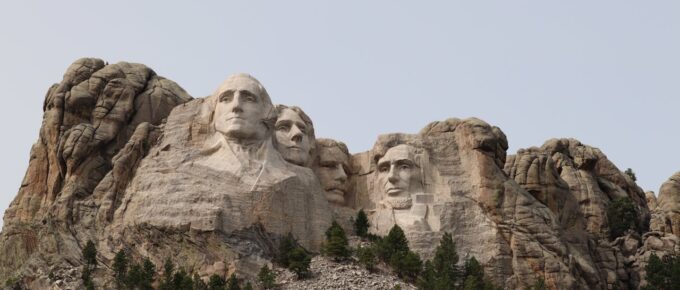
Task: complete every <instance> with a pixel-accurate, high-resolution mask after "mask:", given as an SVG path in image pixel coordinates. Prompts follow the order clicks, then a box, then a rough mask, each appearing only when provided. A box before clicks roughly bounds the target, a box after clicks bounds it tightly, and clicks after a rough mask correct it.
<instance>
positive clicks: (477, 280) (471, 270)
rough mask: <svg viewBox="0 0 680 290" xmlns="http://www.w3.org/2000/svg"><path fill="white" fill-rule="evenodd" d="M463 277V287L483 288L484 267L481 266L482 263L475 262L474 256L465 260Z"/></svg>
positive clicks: (468, 289) (468, 288)
mask: <svg viewBox="0 0 680 290" xmlns="http://www.w3.org/2000/svg"><path fill="white" fill-rule="evenodd" d="M463 277H464V278H463V289H465V290H477V289H484V286H485V281H484V269H483V268H482V265H480V264H479V262H477V259H475V257H471V258H469V259H467V260H465V274H464V276H463Z"/></svg>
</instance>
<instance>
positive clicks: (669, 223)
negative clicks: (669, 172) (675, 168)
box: [656, 172, 680, 236]
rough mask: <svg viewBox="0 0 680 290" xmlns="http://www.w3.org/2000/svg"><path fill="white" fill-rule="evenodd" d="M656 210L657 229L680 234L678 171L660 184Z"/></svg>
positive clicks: (679, 173) (679, 180)
mask: <svg viewBox="0 0 680 290" xmlns="http://www.w3.org/2000/svg"><path fill="white" fill-rule="evenodd" d="M656 212H657V213H658V218H659V220H657V221H656V224H658V225H659V226H658V230H660V231H662V232H665V233H669V234H674V235H676V236H680V172H676V173H675V174H673V176H671V177H670V178H669V179H668V180H667V181H666V182H664V183H663V184H662V185H661V189H660V190H659V198H658V199H657V207H656Z"/></svg>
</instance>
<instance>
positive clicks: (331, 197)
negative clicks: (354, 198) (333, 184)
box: [326, 191, 345, 205]
mask: <svg viewBox="0 0 680 290" xmlns="http://www.w3.org/2000/svg"><path fill="white" fill-rule="evenodd" d="M326 198H327V199H328V202H330V203H332V204H336V205H344V204H345V197H344V194H342V193H338V192H335V191H327V192H326Z"/></svg>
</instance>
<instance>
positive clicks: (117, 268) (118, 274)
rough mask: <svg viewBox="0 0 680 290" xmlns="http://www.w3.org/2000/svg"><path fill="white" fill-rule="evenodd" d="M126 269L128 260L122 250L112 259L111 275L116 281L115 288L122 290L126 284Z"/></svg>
mask: <svg viewBox="0 0 680 290" xmlns="http://www.w3.org/2000/svg"><path fill="white" fill-rule="evenodd" d="M127 269H128V258H127V255H126V254H125V251H124V250H122V249H121V250H120V251H118V253H116V256H115V257H114V258H113V273H114V277H115V279H116V287H117V288H118V289H122V287H123V285H125V282H126V274H127Z"/></svg>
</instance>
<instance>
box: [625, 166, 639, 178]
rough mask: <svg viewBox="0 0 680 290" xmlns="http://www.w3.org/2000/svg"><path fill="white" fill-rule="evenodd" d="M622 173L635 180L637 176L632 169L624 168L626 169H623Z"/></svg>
mask: <svg viewBox="0 0 680 290" xmlns="http://www.w3.org/2000/svg"><path fill="white" fill-rule="evenodd" d="M624 173H625V174H626V175H628V176H629V177H630V179H632V180H633V181H637V177H636V176H635V172H633V169H631V168H628V169H626V171H624Z"/></svg>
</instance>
